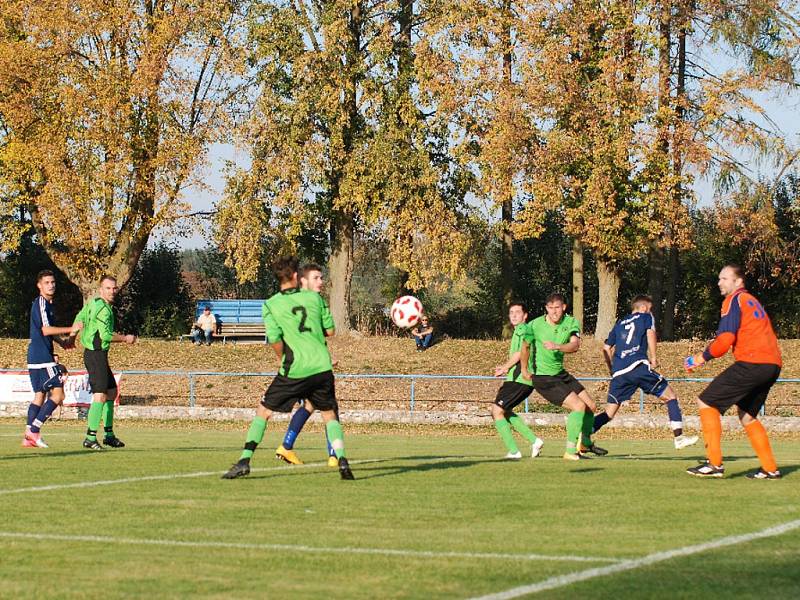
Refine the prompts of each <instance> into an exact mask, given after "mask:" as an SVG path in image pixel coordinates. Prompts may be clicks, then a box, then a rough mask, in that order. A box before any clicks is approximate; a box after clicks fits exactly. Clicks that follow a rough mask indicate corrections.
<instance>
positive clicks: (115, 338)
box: [111, 333, 137, 344]
mask: <svg viewBox="0 0 800 600" xmlns="http://www.w3.org/2000/svg"><path fill="white" fill-rule="evenodd" d="M136 340H137V337H136V336H135V335H133V334H131V333H128V334H124V333H115V334H113V335H112V336H111V341H112V342H117V343H124V344H135V343H136Z"/></svg>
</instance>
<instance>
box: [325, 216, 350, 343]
mask: <svg viewBox="0 0 800 600" xmlns="http://www.w3.org/2000/svg"><path fill="white" fill-rule="evenodd" d="M353 230H354V223H353V216H352V215H351V214H346V213H344V212H342V211H336V212H334V214H333V218H332V219H331V257H330V261H329V263H328V270H329V272H330V302H331V314H332V315H333V324H334V325H335V326H336V331H337V333H339V334H343V333H347V332H348V331H350V284H351V282H352V280H353V241H354V235H353Z"/></svg>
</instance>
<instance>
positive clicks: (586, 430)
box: [581, 410, 594, 448]
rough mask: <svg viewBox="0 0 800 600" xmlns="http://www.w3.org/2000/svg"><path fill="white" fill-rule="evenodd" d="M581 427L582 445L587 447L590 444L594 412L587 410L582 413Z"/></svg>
mask: <svg viewBox="0 0 800 600" xmlns="http://www.w3.org/2000/svg"><path fill="white" fill-rule="evenodd" d="M583 415H584V416H583V427H582V428H581V435H582V437H583V445H584V446H586V447H587V448H589V447H590V446H591V445H592V430H593V429H594V413H593V412H592V411H590V410H587V411H586V412H585V413H583Z"/></svg>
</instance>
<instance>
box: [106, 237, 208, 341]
mask: <svg viewBox="0 0 800 600" xmlns="http://www.w3.org/2000/svg"><path fill="white" fill-rule="evenodd" d="M117 306H118V311H117V330H119V331H123V332H126V333H136V334H137V335H141V336H145V337H169V336H177V335H181V334H183V333H187V332H188V331H189V326H190V324H191V322H192V320H193V319H194V300H193V298H192V297H191V294H190V293H189V288H188V286H187V285H186V282H185V281H184V280H183V277H182V275H181V261H180V253H179V251H178V250H177V249H176V248H174V247H172V246H169V245H167V244H165V243H163V242H162V243H160V244H158V245H157V246H155V247H154V248H149V249H147V250H145V251H144V253H143V254H142V257H141V259H140V260H139V264H138V265H137V266H136V270H135V271H134V273H133V276H132V277H131V279H130V281H129V282H128V285H127V286H126V287H125V288H124V289H123V291H122V293H121V294H120V296H119V299H118V301H117Z"/></svg>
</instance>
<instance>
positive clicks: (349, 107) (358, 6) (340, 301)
mask: <svg viewBox="0 0 800 600" xmlns="http://www.w3.org/2000/svg"><path fill="white" fill-rule="evenodd" d="M363 14H364V13H363V6H362V3H361V2H355V3H354V4H353V6H352V9H351V11H350V19H349V22H348V27H347V32H348V40H347V57H346V63H347V67H348V68H349V69H350V76H349V81H348V84H347V87H346V88H345V89H344V93H343V95H342V102H341V104H340V109H341V111H342V118H343V122H344V125H343V127H342V151H343V152H342V153H343V156H342V157H341V159H340V162H339V166H338V167H337V168H335V169H334V170H333V172H332V173H331V175H330V177H329V184H328V185H329V189H330V204H331V207H332V210H331V220H330V238H331V256H330V260H329V262H328V269H329V271H330V280H331V286H330V301H331V314H332V316H333V324H334V325H335V327H336V330H337V332H338V333H340V334H344V333H347V332H349V331H350V285H351V283H352V280H353V245H354V242H355V214H354V213H353V209H349V208H344V209H343V208H336V206H337V203H338V201H339V195H340V193H341V188H340V184H341V181H342V177H343V170H344V169H343V166H342V165H344V164H345V163H346V162H347V157H349V156H351V155H352V153H353V146H354V142H355V138H356V135H357V133H358V127H359V124H358V122H359V118H358V117H359V114H358V101H357V93H358V86H359V77H360V76H359V74H358V70H357V69H356V68H355V66H354V65H355V64H356V62H357V61H358V57H359V54H360V52H361V26H362V20H363Z"/></svg>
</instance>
